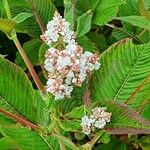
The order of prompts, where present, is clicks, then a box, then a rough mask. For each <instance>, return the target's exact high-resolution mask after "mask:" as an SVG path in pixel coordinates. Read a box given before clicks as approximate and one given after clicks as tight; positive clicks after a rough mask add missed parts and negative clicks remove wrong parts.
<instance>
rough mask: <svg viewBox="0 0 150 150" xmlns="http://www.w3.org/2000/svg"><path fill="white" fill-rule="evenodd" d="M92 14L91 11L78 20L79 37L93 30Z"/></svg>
mask: <svg viewBox="0 0 150 150" xmlns="http://www.w3.org/2000/svg"><path fill="white" fill-rule="evenodd" d="M91 21H92V12H91V10H89V11H87V12H86V13H84V14H83V15H82V16H80V17H78V20H77V36H78V37H80V36H83V35H84V34H86V33H88V32H89V31H90V29H91Z"/></svg>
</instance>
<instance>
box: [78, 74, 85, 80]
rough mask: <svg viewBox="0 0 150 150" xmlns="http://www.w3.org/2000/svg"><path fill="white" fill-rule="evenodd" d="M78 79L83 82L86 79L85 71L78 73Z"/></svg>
mask: <svg viewBox="0 0 150 150" xmlns="http://www.w3.org/2000/svg"><path fill="white" fill-rule="evenodd" d="M79 79H80V81H82V82H83V81H84V80H85V79H86V74H85V73H80V74H79Z"/></svg>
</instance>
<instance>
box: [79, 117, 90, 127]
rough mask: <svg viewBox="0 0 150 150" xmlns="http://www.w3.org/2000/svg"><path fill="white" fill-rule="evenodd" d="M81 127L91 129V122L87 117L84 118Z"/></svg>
mask: <svg viewBox="0 0 150 150" xmlns="http://www.w3.org/2000/svg"><path fill="white" fill-rule="evenodd" d="M81 126H89V127H90V126H91V121H90V119H89V117H88V116H87V115H85V116H84V117H82V122H81Z"/></svg>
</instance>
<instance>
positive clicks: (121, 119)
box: [59, 100, 150, 134]
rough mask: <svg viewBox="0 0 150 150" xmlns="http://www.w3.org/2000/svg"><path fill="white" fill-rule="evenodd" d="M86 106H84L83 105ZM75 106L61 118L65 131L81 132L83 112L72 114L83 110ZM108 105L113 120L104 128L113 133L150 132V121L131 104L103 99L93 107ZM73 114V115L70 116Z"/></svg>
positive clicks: (61, 124) (61, 125) (60, 123)
mask: <svg viewBox="0 0 150 150" xmlns="http://www.w3.org/2000/svg"><path fill="white" fill-rule="evenodd" d="M81 107H84V106H81ZM81 107H78V108H75V109H74V110H72V111H71V112H70V113H68V114H66V115H65V116H67V117H66V118H64V119H60V122H59V125H60V127H61V128H62V129H63V130H65V131H73V132H81V125H80V124H81V118H82V117H83V116H84V115H83V113H84V112H82V113H78V115H76V114H75V115H74V116H73V115H72V113H73V112H77V110H81ZM94 107H106V108H107V112H110V113H112V116H111V121H110V122H109V123H107V125H106V127H105V128H104V130H105V131H107V132H109V133H111V134H130V133H131V134H149V133H150V122H148V121H146V120H144V119H143V118H142V117H141V116H140V115H139V114H138V113H137V112H135V111H134V110H132V109H131V108H129V106H127V105H125V104H122V103H119V102H117V101H112V100H103V101H100V102H97V103H94V104H93V107H92V108H94ZM70 114H71V116H69V115H70Z"/></svg>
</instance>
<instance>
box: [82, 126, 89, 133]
mask: <svg viewBox="0 0 150 150" xmlns="http://www.w3.org/2000/svg"><path fill="white" fill-rule="evenodd" d="M82 132H83V133H84V134H86V135H89V134H90V133H91V128H90V126H87V125H84V126H82Z"/></svg>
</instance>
